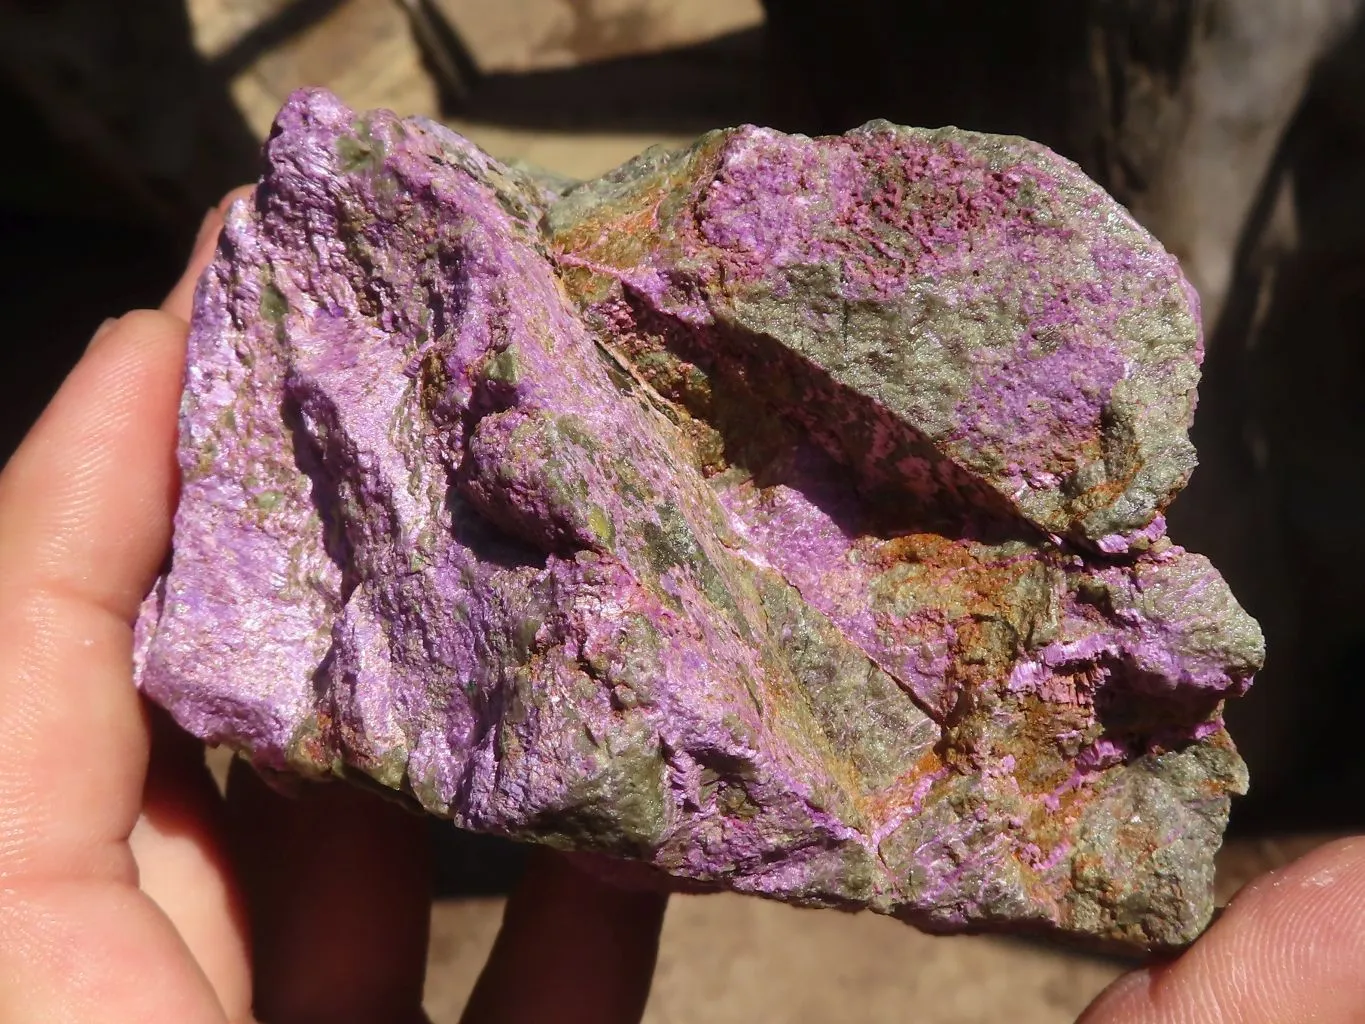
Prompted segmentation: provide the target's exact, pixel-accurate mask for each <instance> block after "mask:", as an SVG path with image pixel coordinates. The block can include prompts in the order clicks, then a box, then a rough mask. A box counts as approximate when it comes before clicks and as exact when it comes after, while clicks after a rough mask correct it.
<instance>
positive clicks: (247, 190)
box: [218, 185, 256, 218]
mask: <svg viewBox="0 0 1365 1024" xmlns="http://www.w3.org/2000/svg"><path fill="white" fill-rule="evenodd" d="M255 192H256V186H255V185H238V186H237V187H236V188H234V189H233V190H232V191H231V192H229V193H228V194H227V195H225V196H224V197H223V199H222V201H221V202H220V203H219V204H218V212H219V213H220V214H221V215H222V216H223V217H224V218H226V217H227V215H228V211H229V210H231V209H232V207H233V205H234V204H235V203H236V202H237V201H238V200H239V199H249V198H250V197H251V196H252V195H254V194H255Z"/></svg>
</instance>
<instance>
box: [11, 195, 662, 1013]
mask: <svg viewBox="0 0 1365 1024" xmlns="http://www.w3.org/2000/svg"><path fill="white" fill-rule="evenodd" d="M232 198H234V197H229V200H231V199H232ZM229 200H225V201H224V205H223V206H222V207H220V208H219V210H216V211H213V212H212V213H211V214H210V215H209V217H208V218H207V219H206V220H205V222H204V227H203V229H202V230H201V233H200V237H199V239H198V242H197V243H196V246H195V250H194V254H193V257H192V259H191V261H190V265H189V267H188V268H187V270H186V272H185V275H184V277H183V278H182V279H181V281H180V282H179V283H178V284H177V285H176V286H175V288H174V289H173V291H172V292H171V294H170V296H169V297H168V298H167V300H166V302H165V303H164V304H163V306H162V308H161V309H160V310H156V311H151V310H146V311H139V312H135V313H130V314H128V315H127V316H124V317H122V318H120V319H119V320H117V321H111V322H110V323H108V324H106V325H105V326H104V327H103V328H102V329H101V330H100V331H99V333H98V334H97V335H96V337H95V339H94V340H93V341H92V342H91V344H90V347H89V349H88V350H87V352H86V353H85V356H84V357H83V358H82V360H81V361H80V363H79V364H78V365H77V366H76V368H75V369H74V370H73V371H72V373H71V375H70V376H69V377H68V378H67V380H66V382H65V384H64V385H63V386H62V388H61V390H60V391H59V392H58V394H57V396H56V397H55V398H54V399H53V401H52V403H51V404H50V405H49V406H48V408H47V410H46V411H45V412H44V413H43V415H42V417H41V418H40V419H39V421H38V423H37V424H36V425H35V426H34V427H33V429H32V431H31V432H30V434H29V436H28V438H27V439H26V440H25V441H24V443H23V444H22V446H21V447H20V448H19V449H18V451H16V452H15V454H14V456H13V457H12V458H11V460H10V461H9V463H8V464H7V465H6V466H5V468H4V471H3V473H0V637H3V638H4V641H3V645H0V737H3V738H4V739H3V743H0V1020H3V1021H5V1022H6V1024H25V1022H30V1021H31V1022H39V1021H41V1022H44V1024H47V1022H55V1021H63V1022H72V1024H78V1022H86V1021H89V1022H95V1021H99V1022H101V1024H105V1022H111V1021H117V1022H124V1021H129V1022H131V1021H155V1022H158V1024H162V1022H175V1024H200V1022H205V1024H207V1022H227V1021H232V1022H246V1021H251V1020H255V1019H260V1020H263V1021H268V1022H270V1024H309V1022H313V1021H318V1022H323V1021H325V1022H328V1024H349V1022H355V1024H362V1022H364V1024H370V1022H385V1024H388V1022H394V1024H403V1022H408V1021H420V1020H422V1019H423V1017H422V1011H421V998H422V983H423V974H424V969H425V960H426V938H427V923H428V916H429V910H430V907H429V897H428V890H427V886H428V878H429V870H428V864H427V843H426V832H425V827H424V823H423V822H422V821H421V820H420V819H419V818H417V817H415V816H412V815H409V814H407V813H406V812H404V811H402V810H400V809H398V808H396V807H394V806H392V805H390V804H387V803H385V802H384V801H381V800H379V799H377V798H375V797H373V796H370V795H368V794H365V793H361V792H359V791H356V790H353V789H351V788H350V787H343V786H338V785H332V786H328V785H314V786H309V787H306V792H305V794H304V795H303V796H302V797H301V798H299V799H293V800H291V799H285V798H282V797H280V796H278V795H276V794H275V793H273V792H272V791H271V790H269V789H268V788H267V787H265V786H264V785H263V784H262V783H261V782H260V780H259V779H257V778H256V776H255V775H254V773H253V772H251V771H250V770H249V769H246V768H245V766H241V765H238V766H235V767H234V771H233V773H232V775H231V778H230V780H229V785H228V792H227V798H226V800H224V799H222V798H220V796H219V793H218V790H217V788H216V787H215V785H214V782H213V780H212V778H211V777H210V775H209V774H208V771H207V769H206V767H205V765H204V759H203V750H202V748H201V747H200V746H199V745H198V744H197V743H195V742H194V741H193V740H191V739H190V738H189V737H187V736H185V735H184V734H183V733H181V732H180V731H179V730H178V729H176V728H175V726H174V725H172V724H171V723H170V722H169V721H168V720H167V719H166V718H165V717H164V716H162V715H161V713H160V712H152V711H149V710H148V709H147V708H146V707H145V706H144V705H143V703H142V702H141V700H140V698H139V697H138V695H137V693H136V691H135V690H134V688H133V683H132V660H131V659H132V628H131V623H132V621H133V619H134V617H135V615H136V614H137V609H138V605H139V603H140V602H141V600H142V597H143V595H144V594H145V593H146V591H147V589H148V588H149V586H150V585H151V583H152V581H153V579H154V577H155V575H156V573H157V571H158V569H159V567H160V566H161V564H162V562H163V560H164V557H165V554H166V551H167V547H168V544H169V541H170V530H171V515H172V512H173V510H174V506H175V501H176V489H177V480H178V474H177V470H176V466H175V456H174V449H175V436H176V410H177V407H178V405H179V398H180V388H181V374H182V371H183V359H184V345H185V336H186V330H187V321H188V319H189V315H190V306H191V299H192V296H193V291H194V286H195V282H196V281H197V279H198V277H199V274H200V272H201V271H202V269H203V268H204V266H206V265H207V263H208V262H209V260H210V259H211V258H212V255H213V251H214V247H215V245H216V241H217V235H218V231H219V229H220V228H221V226H222V222H223V211H224V210H225V209H226V208H227V205H228V201H229ZM663 908H664V899H663V897H662V896H658V895H654V894H641V893H627V892H623V891H620V890H616V889H613V888H611V887H609V886H605V885H603V884H601V883H599V882H596V881H594V880H592V879H590V878H588V877H586V876H585V875H582V874H580V873H579V872H577V871H576V870H574V869H573V868H571V867H569V866H568V865H567V864H566V863H564V862H563V861H560V860H557V859H555V858H553V857H551V856H549V855H540V856H538V857H536V858H534V859H533V865H532V867H531V868H530V870H529V871H528V873H527V876H526V878H525V880H524V881H523V883H522V885H521V886H520V888H519V889H518V890H517V892H516V893H514V894H513V896H512V898H511V899H510V901H509V904H508V909H507V914H506V918H505V921H504V926H503V930H502V932H501V933H500V935H499V937H498V940H497V943H496V945H495V947H494V950H493V952H492V954H491V956H490V959H489V962H488V965H487V967H486V968H485V970H484V973H483V976H482V977H481V979H480V981H479V984H478V986H477V987H476V990H475V993H474V996H473V997H472V999H471V1001H470V1004H469V1008H468V1009H467V1011H466V1014H465V1021H466V1022H467V1024H476V1022H477V1024H483V1022H490V1024H491V1022H500V1021H518V1022H519V1021H532V1020H551V1019H552V1020H555V1021H562V1022H573V1021H594V1022H598V1021H600V1022H622V1024H624V1022H633V1021H636V1020H638V1019H639V1015H640V1013H641V1010H642V1008H643V1005H644V1001H645V998H646V996H647V994H648V988H649V978H650V974H651V972H652V970H653V964H654V953H655V950H656V948H657V940H658V930H659V926H660V923H661V920H662V915H663ZM528 965H529V967H528Z"/></svg>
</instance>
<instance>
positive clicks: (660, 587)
mask: <svg viewBox="0 0 1365 1024" xmlns="http://www.w3.org/2000/svg"><path fill="white" fill-rule="evenodd" d="M265 153H266V165H265V172H264V176H263V178H262V179H261V182H260V184H259V186H258V187H257V189H256V191H255V194H254V196H253V197H252V198H251V199H248V200H244V201H242V202H239V203H238V204H237V205H236V206H235V207H234V208H233V210H232V212H231V214H230V215H229V216H228V221H227V227H226V229H225V231H224V233H223V237H222V241H221V243H220V246H219V250H218V254H217V258H216V259H215V261H214V262H213V264H212V266H211V267H210V268H209V270H208V272H207V274H206V275H205V277H204V279H203V281H202V282H201V284H200V287H199V291H198V295H197V299H196V305H195V313H194V321H193V324H192V327H191V332H190V343H189V359H188V369H187V373H186V382H185V394H184V402H183V406H182V413H181V428H180V442H179V459H180V465H181V469H182V473H183V490H182V494H181V499H180V506H179V511H178V513H177V516H176V521H175V535H174V552H173V563H172V565H171V568H170V570H169V572H168V573H167V574H166V575H165V576H164V578H162V579H161V580H160V581H159V582H158V583H157V585H156V588H155V590H154V591H153V593H152V594H151V595H149V597H148V599H147V602H146V605H145V607H144V610H143V614H142V617H141V619H140V621H139V623H138V628H137V652H136V667H137V678H138V683H139V686H140V687H141V689H142V690H143V692H144V693H146V694H147V696H148V697H150V698H151V699H152V700H153V701H155V702H157V703H158V704H160V705H162V706H164V707H166V708H167V709H169V711H170V712H171V713H172V714H173V715H174V717H175V719H176V720H177V721H178V722H179V723H180V724H181V725H182V726H183V727H184V728H186V729H187V730H189V731H190V732H192V733H194V734H195V735H197V736H199V737H201V738H203V739H204V740H207V741H209V742H211V743H222V744H228V745H230V746H232V747H234V748H236V749H237V750H238V751H240V752H241V754H242V755H243V756H245V757H247V758H248V759H250V761H251V762H252V763H253V764H255V765H256V766H257V767H258V768H260V769H262V770H263V771H269V772H294V773H302V774H304V775H309V776H313V777H321V776H336V777H342V778H354V779H359V780H363V781H365V782H367V783H368V784H370V785H378V786H381V787H385V788H387V789H390V790H392V791H394V792H395V793H396V794H399V795H401V796H402V797H404V798H406V799H408V800H409V801H412V802H415V803H416V804H419V805H420V806H421V807H423V808H425V809H426V810H427V811H429V812H431V813H432V814H435V815H440V816H442V817H447V818H450V819H452V820H453V821H454V822H455V823H456V824H458V825H460V826H462V827H465V828H469V829H475V830H479V831H483V832H493V833H498V834H502V835H506V836H512V837H515V838H518V839H525V840H531V841H535V842H540V843H545V844H549V845H552V846H555V847H558V848H561V849H566V850H573V851H579V852H582V853H589V854H598V855H600V856H598V857H596V858H594V859H593V860H592V863H593V864H594V866H595V869H596V870H600V871H605V872H616V873H619V875H620V877H622V878H623V879H625V878H629V879H630V880H632V881H633V882H636V883H638V882H640V881H641V880H645V879H652V880H653V881H654V882H656V883H657V884H660V885H664V886H671V887H677V888H685V889H689V890H697V889H707V888H726V889H734V890H738V891H741V892H751V893H756V894H759V895H764V896H769V897H773V898H776V899H781V900H785V901H788V902H792V903H798V904H802V905H812V906H832V907H841V908H847V909H856V908H863V907H866V908H870V909H872V910H876V911H878V912H880V913H885V914H891V915H894V916H896V917H899V918H902V919H904V920H906V921H909V922H911V923H913V924H915V925H918V926H919V927H922V928H926V929H929V930H933V931H970V930H997V931H1019V932H1030V933H1039V932H1049V931H1053V932H1058V931H1059V932H1064V933H1071V934H1073V935H1075V936H1079V937H1081V938H1084V939H1088V940H1092V941H1097V942H1102V943H1109V944H1114V945H1122V946H1128V947H1137V948H1146V949H1152V948H1160V947H1168V946H1175V945H1179V944H1182V943H1185V942H1188V941H1189V940H1190V939H1192V938H1193V937H1194V936H1195V935H1197V934H1198V932H1199V930H1200V929H1201V928H1202V927H1203V926H1204V925H1205V923H1206V922H1207V921H1208V919H1209V915H1210V913H1211V909H1212V896H1211V882H1212V876H1213V854H1214V852H1215V851H1216V849H1217V848H1218V845H1219V843H1220V841H1221V838H1222V832H1223V829H1224V826H1225V824H1226V821H1227V814H1228V804H1229V797H1230V795H1231V794H1233V793H1238V792H1241V791H1242V790H1243V789H1244V787H1245V785H1246V773H1245V769H1244V767H1243V765H1242V762H1241V760H1240V759H1239V758H1238V756H1237V754H1236V751H1235V750H1234V748H1233V746H1232V743H1231V741H1230V740H1229V738H1228V736H1227V733H1226V732H1225V731H1224V729H1223V724H1222V707H1223V702H1224V700H1225V699H1226V698H1227V697H1230V696H1237V695H1239V694H1241V693H1242V692H1243V691H1244V690H1245V689H1246V687H1247V686H1248V684H1249V683H1250V681H1251V677H1252V674H1253V673H1254V672H1255V671H1256V669H1257V668H1258V667H1259V666H1260V664H1261V661H1262V657H1263V643H1262V640H1261V635H1260V632H1259V630H1258V628H1257V626H1256V624H1255V622H1254V621H1252V620H1251V619H1250V618H1249V617H1248V616H1247V615H1246V613H1245V612H1243V611H1242V609H1241V608H1240V607H1239V606H1238V604H1237V602H1236V601H1235V600H1234V598H1233V596H1232V594H1231V593H1230V592H1229V590H1228V587H1227V585H1226V584H1225V583H1224V582H1223V580H1222V579H1221V578H1220V577H1219V575H1218V573H1217V572H1216V571H1214V569H1213V568H1212V566H1210V564H1209V563H1208V562H1207V561H1206V560H1205V559H1204V558H1202V557H1200V556H1198V555H1195V554H1190V553H1188V552H1186V551H1184V550H1183V549H1181V548H1180V547H1178V546H1176V545H1174V544H1172V543H1171V542H1170V541H1169V540H1168V539H1167V538H1166V536H1165V523H1164V520H1163V519H1162V512H1163V510H1164V509H1165V508H1166V506H1167V505H1168V504H1169V503H1170V501H1171V500H1172V499H1173V498H1174V496H1175V494H1176V493H1177V492H1178V491H1179V490H1180V488H1181V487H1182V486H1183V485H1184V484H1185V482H1186V480H1187V479H1188V477H1189V474H1190V472H1191V470H1192V469H1193V467H1194V463H1195V459H1194V452H1193V449H1192V448H1191V446H1190V443H1189V441H1188V439H1187V436H1186V434H1187V429H1188V427H1189V425H1190V420H1191V416H1192V414H1193V410H1194V403H1195V385H1196V382H1197V379H1198V365H1199V362H1200V358H1201V355H1202V343H1201V337H1200V329H1199V316H1198V306H1197V300H1196V298H1195V296H1194V293H1193V291H1192V290H1191V288H1190V286H1189V285H1188V284H1187V283H1186V281H1185V280H1184V278H1183V277H1182V276H1181V273H1180V271H1179V269H1178V267H1177V265H1176V261H1175V260H1174V259H1173V258H1172V257H1171V256H1170V255H1168V254H1167V253H1166V252H1165V251H1164V250H1163V249H1162V248H1161V247H1160V245H1158V243H1157V242H1156V241H1155V240H1154V239H1152V238H1151V237H1150V236H1149V235H1148V234H1147V233H1146V232H1145V231H1144V230H1143V229H1142V228H1140V227H1139V226H1138V225H1137V224H1136V223H1135V222H1134V221H1133V219H1132V218H1131V217H1130V216H1129V215H1128V214H1127V213H1126V212H1125V211H1124V210H1123V209H1122V208H1120V207H1119V206H1118V205H1117V204H1116V203H1115V202H1114V201H1113V200H1112V199H1110V198H1109V197H1108V196H1107V195H1105V194H1104V192H1102V191H1101V190H1100V189H1099V188H1098V187H1097V186H1095V185H1094V184H1093V183H1091V182H1090V181H1088V180H1087V179H1086V178H1085V177H1084V176H1083V175H1082V174H1081V173H1080V171H1079V170H1077V168H1076V167H1074V166H1073V165H1072V164H1070V163H1068V162H1067V161H1065V160H1063V159H1061V158H1059V157H1057V156H1056V155H1054V154H1053V153H1051V152H1049V151H1048V150H1046V149H1044V148H1043V147H1041V146H1038V145H1035V144H1033V143H1029V142H1026V141H1023V140H1021V139H1016V138H1003V137H995V136H989V135H979V134H974V133H971V132H965V131H958V130H956V129H943V130H939V131H924V130H919V129H912V128H901V127H896V126H894V125H891V124H887V123H884V122H873V123H871V124H868V125H866V126H864V127H863V128H860V129H858V130H856V131H853V132H850V133H848V134H847V135H842V136H835V137H830V138H820V139H808V138H804V137H801V136H788V135H783V134H780V133H778V132H775V131H769V130H765V129H759V128H751V127H746V128H737V129H731V130H726V131H718V132H712V133H710V134H708V135H705V136H703V137H702V138H701V139H699V140H698V141H697V142H696V143H695V144H694V145H693V146H691V147H690V148H688V149H684V150H680V151H664V150H650V151H648V152H646V153H644V154H643V155H642V156H640V157H638V158H636V159H635V160H633V161H631V162H630V163H628V164H626V165H625V166H623V167H621V168H619V169H618V170H616V171H613V172H611V173H610V174H607V175H605V176H604V177H602V178H600V179H598V180H596V181H592V182H587V183H583V184H579V185H574V186H572V187H566V186H565V185H564V184H562V183H560V184H552V183H550V182H548V181H544V180H542V179H539V178H536V177H535V176H533V175H530V174H528V173H524V172H522V171H518V170H513V169H510V168H508V167H505V166H503V165H500V164H499V163H497V162H495V161H494V160H492V159H491V158H489V157H488V156H486V155H485V154H484V153H482V152H481V151H479V150H478V149H477V148H475V147H474V146H473V145H472V144H470V143H469V142H467V141H465V140H464V139H462V138H460V137H459V136H458V135H455V134H453V133H452V132H450V131H449V130H447V129H445V128H443V127H441V126H440V125H438V124H435V123H433V122H431V121H427V120H423V119H420V118H417V119H408V120H400V119H399V118H397V117H395V116H394V115H392V114H389V113H387V112H382V111H381V112H376V113H371V114H366V115H361V116H357V115H356V114H355V113H354V112H353V111H351V110H349V109H347V108H346V107H345V106H343V105H342V104H341V103H340V102H339V101H338V100H337V99H336V98H334V97H333V96H331V95H329V94H327V93H325V92H320V91H311V92H301V93H299V94H297V95H295V96H294V97H293V98H292V99H291V100H290V101H289V103H288V105H287V106H286V107H285V108H284V109H283V110H282V111H281V113H280V115H279V118H278V120H277V122H276V126H275V130H274V132H273V134H272V135H271V138H270V140H269V142H268V143H267V145H266V150H265Z"/></svg>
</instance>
